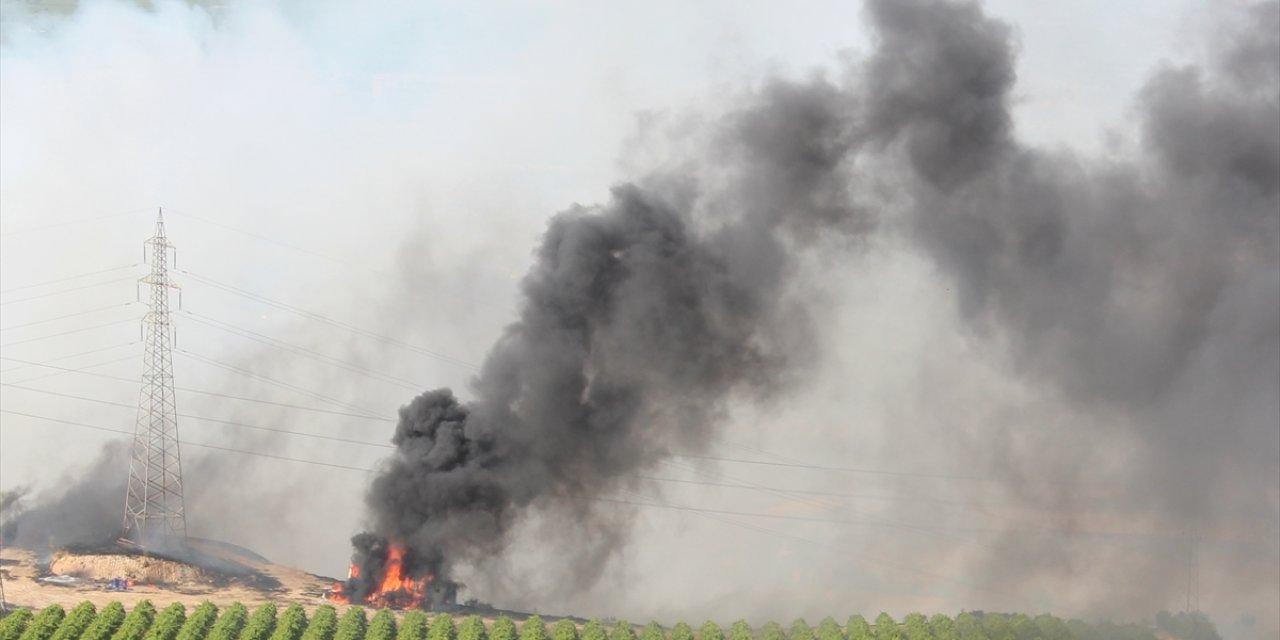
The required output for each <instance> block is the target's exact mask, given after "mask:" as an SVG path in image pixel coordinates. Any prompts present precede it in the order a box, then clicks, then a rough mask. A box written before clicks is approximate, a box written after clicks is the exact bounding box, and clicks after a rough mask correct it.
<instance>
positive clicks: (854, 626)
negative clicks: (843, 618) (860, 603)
mask: <svg viewBox="0 0 1280 640" xmlns="http://www.w3.org/2000/svg"><path fill="white" fill-rule="evenodd" d="M844 628H845V633H847V634H848V636H847V637H848V638H849V640H872V638H874V637H875V636H872V635H871V625H869V624H867V619H866V618H864V617H862V616H860V615H852V616H849V622H848V623H846V624H845V627H844Z"/></svg>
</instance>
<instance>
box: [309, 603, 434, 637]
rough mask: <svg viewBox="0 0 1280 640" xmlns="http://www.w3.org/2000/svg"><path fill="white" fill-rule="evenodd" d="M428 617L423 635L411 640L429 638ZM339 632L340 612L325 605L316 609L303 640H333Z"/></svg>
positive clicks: (424, 623) (423, 622)
mask: <svg viewBox="0 0 1280 640" xmlns="http://www.w3.org/2000/svg"><path fill="white" fill-rule="evenodd" d="M426 620H427V618H426V616H423V618H422V624H423V632H422V635H420V636H418V637H416V638H412V639H411V640H423V638H426V637H427V632H426V630H425V628H426ZM337 631H338V610H337V609H334V608H333V607H332V606H331V605H327V604H326V605H324V606H323V607H320V608H319V609H316V612H315V615H313V616H311V624H309V625H307V631H306V633H303V634H302V640H333V635H334V634H335V633H337Z"/></svg>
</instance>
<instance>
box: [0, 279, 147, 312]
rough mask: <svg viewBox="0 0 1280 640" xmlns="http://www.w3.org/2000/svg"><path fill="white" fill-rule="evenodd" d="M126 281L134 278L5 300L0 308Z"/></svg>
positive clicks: (0, 304) (0, 303)
mask: <svg viewBox="0 0 1280 640" xmlns="http://www.w3.org/2000/svg"><path fill="white" fill-rule="evenodd" d="M126 280H135V278H134V277H133V276H125V277H123V278H116V279H115V280H104V281H102V282H95V283H93V284H86V285H84V286H80V287H72V288H70V289H61V290H59V291H50V292H49V293H42V294H40V295H37V296H27V297H25V298H18V299H17V300H5V301H3V302H0V306H4V305H6V304H15V303H18V302H27V301H29V300H39V299H40V298H48V297H49V296H57V295H62V294H64V293H71V292H73V291H81V290H84V289H92V288H94V287H101V286H102V285H104V284H115V283H117V282H124V281H126Z"/></svg>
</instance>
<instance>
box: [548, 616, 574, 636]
mask: <svg viewBox="0 0 1280 640" xmlns="http://www.w3.org/2000/svg"><path fill="white" fill-rule="evenodd" d="M551 640H578V625H576V624H574V623H573V621H572V620H568V619H565V620H561V621H560V622H557V623H556V625H555V626H554V627H551Z"/></svg>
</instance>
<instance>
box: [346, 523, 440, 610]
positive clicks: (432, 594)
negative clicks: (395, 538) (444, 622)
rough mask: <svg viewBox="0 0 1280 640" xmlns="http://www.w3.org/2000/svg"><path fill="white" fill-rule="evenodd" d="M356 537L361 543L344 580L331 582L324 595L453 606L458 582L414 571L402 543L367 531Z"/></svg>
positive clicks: (394, 605) (396, 605) (406, 605)
mask: <svg viewBox="0 0 1280 640" xmlns="http://www.w3.org/2000/svg"><path fill="white" fill-rule="evenodd" d="M357 538H358V540H359V541H360V542H363V543H364V544H363V545H362V546H357V549H358V551H357V554H358V555H357V556H356V557H355V558H353V559H352V561H351V568H350V569H349V570H348V572H347V581H346V582H339V583H337V584H335V585H333V589H332V590H331V591H330V592H329V593H328V594H327V597H328V598H329V599H330V600H332V601H334V602H341V603H351V602H360V603H365V604H368V605H371V606H374V607H379V608H382V607H386V608H388V609H433V610H440V609H451V608H453V607H454V606H455V605H457V600H458V586H459V585H458V584H457V583H456V582H453V581H451V580H448V579H444V578H441V579H437V577H436V575H435V574H434V573H431V572H429V571H426V572H423V571H415V568H416V567H417V566H418V564H417V563H415V562H414V560H415V558H414V557H413V555H412V552H411V551H410V550H408V549H406V548H405V546H404V545H403V544H397V543H394V542H388V541H385V540H383V539H382V538H378V537H377V536H372V535H368V534H365V535H362V536H357ZM357 544H359V543H357Z"/></svg>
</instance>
